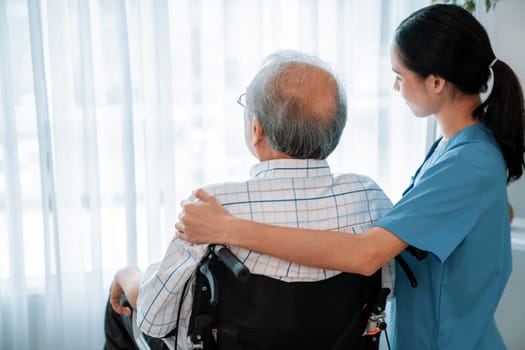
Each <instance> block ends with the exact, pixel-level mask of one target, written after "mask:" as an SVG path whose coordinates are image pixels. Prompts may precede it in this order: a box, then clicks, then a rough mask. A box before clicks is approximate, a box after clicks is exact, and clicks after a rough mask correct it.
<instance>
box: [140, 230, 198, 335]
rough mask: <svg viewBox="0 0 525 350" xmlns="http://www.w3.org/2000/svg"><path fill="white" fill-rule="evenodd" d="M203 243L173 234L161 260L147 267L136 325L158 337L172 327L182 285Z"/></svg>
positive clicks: (196, 262)
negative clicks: (189, 242)
mask: <svg viewBox="0 0 525 350" xmlns="http://www.w3.org/2000/svg"><path fill="white" fill-rule="evenodd" d="M206 247H207V245H190V244H188V243H185V242H183V241H181V240H180V239H177V238H173V240H172V241H171V242H170V244H169V246H168V249H167V251H166V254H165V256H164V258H163V260H162V261H161V262H160V263H157V264H154V265H151V266H150V267H149V268H148V270H147V271H146V273H145V275H144V278H143V280H142V282H141V285H140V289H139V295H138V298H137V325H138V327H139V329H140V330H141V331H142V332H144V333H146V334H148V335H150V336H152V337H157V338H161V337H164V336H165V335H166V334H168V333H169V332H170V331H172V330H173V329H174V328H175V326H176V319H177V312H178V309H179V306H180V301H181V298H182V297H183V292H184V290H183V289H184V285H185V283H186V281H188V279H189V278H190V277H191V276H192V274H193V272H194V271H195V269H196V268H197V265H198V263H199V261H200V259H201V257H202V256H203V255H204V254H205V252H206ZM188 297H189V296H186V298H188ZM185 301H186V300H185ZM183 309H184V308H183ZM186 316H187V315H181V317H186Z"/></svg>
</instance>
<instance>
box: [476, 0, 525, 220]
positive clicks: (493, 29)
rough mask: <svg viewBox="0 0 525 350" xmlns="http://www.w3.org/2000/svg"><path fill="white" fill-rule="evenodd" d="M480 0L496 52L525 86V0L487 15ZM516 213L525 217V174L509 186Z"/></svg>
mask: <svg viewBox="0 0 525 350" xmlns="http://www.w3.org/2000/svg"><path fill="white" fill-rule="evenodd" d="M484 2H485V1H479V0H478V7H479V9H478V13H477V16H478V18H480V20H481V21H482V22H483V24H484V25H485V27H486V28H487V31H488V34H489V36H490V39H491V42H492V47H493V49H494V52H495V53H496V55H497V56H498V58H501V59H502V60H503V61H505V62H506V63H507V64H508V65H510V66H511V67H512V69H513V70H514V72H516V74H517V75H518V77H519V78H520V81H521V84H522V86H523V87H525V40H524V39H523V37H524V35H525V20H524V16H525V1H523V0H500V1H498V3H497V5H496V9H495V11H490V12H489V13H488V14H486V13H485V10H484ZM508 192H509V199H510V203H511V204H512V206H513V208H514V211H515V215H516V216H518V217H522V218H525V176H523V177H522V178H521V179H520V180H518V181H517V182H515V183H512V184H511V185H510V186H509V187H508Z"/></svg>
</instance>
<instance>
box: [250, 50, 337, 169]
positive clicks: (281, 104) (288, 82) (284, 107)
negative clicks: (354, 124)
mask: <svg viewBox="0 0 525 350" xmlns="http://www.w3.org/2000/svg"><path fill="white" fill-rule="evenodd" d="M319 70H321V71H322V77H320V75H319V74H317V76H315V75H312V74H309V73H311V72H312V71H318V72H319ZM311 88H314V89H317V90H315V91H316V92H314V94H316V93H317V92H319V91H321V92H322V94H323V96H324V95H327V94H331V95H327V96H326V98H324V97H323V99H322V100H319V99H316V98H310V97H312V96H308V92H307V91H306V90H308V89H310V90H311ZM313 97H315V96H313ZM246 108H247V110H248V112H249V113H250V114H252V115H253V116H254V117H255V118H256V119H257V120H259V121H260V122H261V125H262V127H263V129H264V132H265V134H266V139H267V142H268V144H269V145H270V146H271V147H272V148H273V149H275V150H277V151H280V152H282V153H285V154H287V155H289V156H291V157H293V158H299V159H325V158H326V157H328V156H329V155H330V153H332V151H333V150H334V149H335V147H336V146H337V144H338V143H339V139H340V138H341V134H342V132H343V129H344V127H345V123H346V109H347V107H346V93H345V89H344V86H343V83H342V82H341V81H340V79H339V78H338V77H337V75H336V74H335V72H333V71H332V69H331V67H330V66H329V65H328V64H326V63H324V62H323V61H321V60H320V59H319V58H317V57H314V56H310V55H307V54H305V53H301V52H297V51H291V50H286V51H278V52H276V53H273V54H271V55H270V56H268V57H267V58H266V59H265V60H264V62H263V67H262V68H261V70H260V71H259V72H258V73H257V75H256V76H255V77H254V78H253V80H252V81H251V83H250V85H249V86H248V89H247V90H246Z"/></svg>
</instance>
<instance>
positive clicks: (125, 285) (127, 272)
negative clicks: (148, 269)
mask: <svg viewBox="0 0 525 350" xmlns="http://www.w3.org/2000/svg"><path fill="white" fill-rule="evenodd" d="M142 275H143V272H142V271H141V270H139V269H138V268H136V267H125V268H123V269H121V270H119V271H118V272H117V273H116V274H115V278H114V280H113V283H112V284H111V291H110V297H109V302H110V303H111V307H112V308H113V310H115V312H117V313H118V314H125V315H126V316H131V310H129V308H127V307H124V306H122V305H121V304H120V298H121V297H122V295H126V298H127V299H128V301H129V303H130V304H131V306H132V307H133V308H134V309H135V308H136V307H137V295H138V293H139V287H140V281H141V280H142Z"/></svg>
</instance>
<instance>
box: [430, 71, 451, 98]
mask: <svg viewBox="0 0 525 350" xmlns="http://www.w3.org/2000/svg"><path fill="white" fill-rule="evenodd" d="M430 79H431V83H432V89H433V90H434V92H435V93H436V94H440V93H441V92H442V91H443V89H444V88H445V84H446V82H447V81H446V80H445V79H444V78H442V77H440V76H439V75H435V74H431V75H430Z"/></svg>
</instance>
